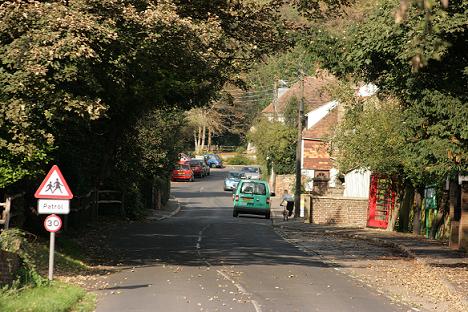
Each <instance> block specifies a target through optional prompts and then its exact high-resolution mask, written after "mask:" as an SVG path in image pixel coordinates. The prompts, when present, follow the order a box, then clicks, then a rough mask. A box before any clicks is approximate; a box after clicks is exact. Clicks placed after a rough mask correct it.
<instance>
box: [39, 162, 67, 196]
mask: <svg viewBox="0 0 468 312" xmlns="http://www.w3.org/2000/svg"><path fill="white" fill-rule="evenodd" d="M34 197H36V198H50V199H72V198H73V194H72V192H71V190H70V188H69V187H68V184H67V181H65V179H64V178H63V175H62V173H61V172H60V169H59V168H58V167H57V166H56V165H53V166H52V168H51V169H50V171H49V173H48V174H47V176H46V177H45V179H44V181H42V183H41V186H39V188H38V189H37V191H36V193H35V194H34Z"/></svg>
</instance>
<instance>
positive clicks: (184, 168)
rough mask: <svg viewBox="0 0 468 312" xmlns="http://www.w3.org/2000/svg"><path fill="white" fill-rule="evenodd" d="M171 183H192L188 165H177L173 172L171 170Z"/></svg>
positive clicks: (191, 174) (191, 172)
mask: <svg viewBox="0 0 468 312" xmlns="http://www.w3.org/2000/svg"><path fill="white" fill-rule="evenodd" d="M171 180H172V181H177V180H184V181H190V182H193V180H194V179H193V171H192V169H190V165H188V164H177V165H176V167H175V168H174V170H172V176H171Z"/></svg>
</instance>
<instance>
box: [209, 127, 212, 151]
mask: <svg viewBox="0 0 468 312" xmlns="http://www.w3.org/2000/svg"><path fill="white" fill-rule="evenodd" d="M212 135H213V130H212V129H211V127H209V128H208V150H209V151H210V150H211V136H212Z"/></svg>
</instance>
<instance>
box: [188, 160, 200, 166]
mask: <svg viewBox="0 0 468 312" xmlns="http://www.w3.org/2000/svg"><path fill="white" fill-rule="evenodd" d="M201 164H202V162H201V161H199V160H191V161H190V166H201Z"/></svg>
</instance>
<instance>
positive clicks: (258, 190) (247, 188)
mask: <svg viewBox="0 0 468 312" xmlns="http://www.w3.org/2000/svg"><path fill="white" fill-rule="evenodd" d="M241 193H245V194H255V195H266V187H265V184H263V183H256V182H244V183H243V184H242V188H241Z"/></svg>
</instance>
